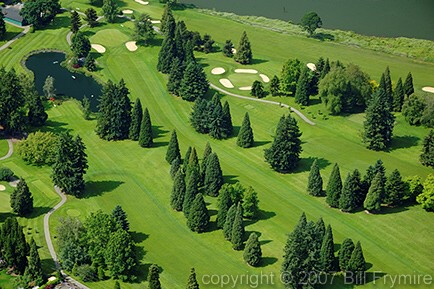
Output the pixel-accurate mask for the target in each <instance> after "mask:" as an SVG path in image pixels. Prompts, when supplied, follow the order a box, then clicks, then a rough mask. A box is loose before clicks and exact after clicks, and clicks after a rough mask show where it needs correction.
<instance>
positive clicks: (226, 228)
mask: <svg viewBox="0 0 434 289" xmlns="http://www.w3.org/2000/svg"><path fill="white" fill-rule="evenodd" d="M236 214H237V204H232V206H231V207H230V208H229V210H228V213H227V214H226V220H225V223H224V225H223V235H224V236H225V239H226V240H229V241H230V240H231V238H232V227H233V224H234V220H235V215H236Z"/></svg>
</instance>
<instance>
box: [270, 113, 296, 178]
mask: <svg viewBox="0 0 434 289" xmlns="http://www.w3.org/2000/svg"><path fill="white" fill-rule="evenodd" d="M300 136H301V132H300V130H299V128H298V125H297V121H296V120H295V119H294V118H293V117H291V115H288V116H287V117H285V116H282V117H281V118H280V121H279V124H278V125H277V129H276V135H275V137H274V141H273V144H272V145H271V147H270V148H268V149H266V150H265V160H266V161H267V162H268V163H269V164H270V165H271V167H272V168H273V169H274V170H275V171H278V172H280V173H285V172H289V171H291V170H293V169H295V168H296V167H297V165H298V161H299V160H300V153H301V151H302V148H301V140H300Z"/></svg>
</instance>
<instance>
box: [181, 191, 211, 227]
mask: <svg viewBox="0 0 434 289" xmlns="http://www.w3.org/2000/svg"><path fill="white" fill-rule="evenodd" d="M209 219H210V217H209V213H208V209H207V208H206V204H205V200H204V199H203V195H202V194H201V193H198V194H197V195H196V196H195V197H194V201H193V203H192V205H191V207H190V209H189V213H188V218H187V226H188V227H189V228H190V230H192V231H193V232H198V233H202V232H205V230H206V228H207V227H208V224H209Z"/></svg>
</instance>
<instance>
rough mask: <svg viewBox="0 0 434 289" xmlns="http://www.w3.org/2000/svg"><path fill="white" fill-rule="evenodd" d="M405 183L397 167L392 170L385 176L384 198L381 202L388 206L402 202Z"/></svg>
mask: <svg viewBox="0 0 434 289" xmlns="http://www.w3.org/2000/svg"><path fill="white" fill-rule="evenodd" d="M405 190H406V185H405V183H404V181H403V180H402V177H401V174H400V173H399V171H398V170H397V169H395V170H393V172H392V173H391V174H390V176H389V177H388V178H387V181H386V184H385V186H384V200H383V203H385V204H387V205H389V206H396V205H399V204H400V203H402V201H403V199H404V194H405Z"/></svg>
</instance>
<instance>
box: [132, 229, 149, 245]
mask: <svg viewBox="0 0 434 289" xmlns="http://www.w3.org/2000/svg"><path fill="white" fill-rule="evenodd" d="M130 235H131V238H132V239H133V240H134V242H136V243H141V242H143V241H145V240H146V239H148V238H149V235H148V234H145V233H142V232H137V231H133V232H130Z"/></svg>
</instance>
